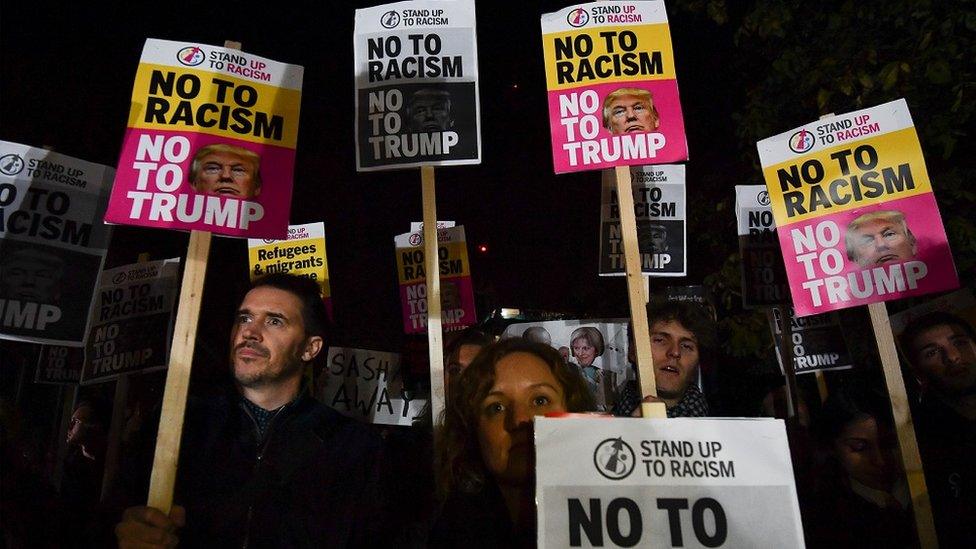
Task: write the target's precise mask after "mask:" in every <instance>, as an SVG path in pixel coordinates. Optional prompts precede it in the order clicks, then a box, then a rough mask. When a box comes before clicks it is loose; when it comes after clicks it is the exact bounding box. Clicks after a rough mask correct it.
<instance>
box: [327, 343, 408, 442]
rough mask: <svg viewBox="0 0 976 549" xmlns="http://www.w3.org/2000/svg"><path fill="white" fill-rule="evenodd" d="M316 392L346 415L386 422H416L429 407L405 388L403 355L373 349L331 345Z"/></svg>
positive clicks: (402, 423)
mask: <svg viewBox="0 0 976 549" xmlns="http://www.w3.org/2000/svg"><path fill="white" fill-rule="evenodd" d="M315 395H316V397H317V398H318V399H319V401H321V402H324V403H325V404H327V405H328V406H331V407H332V408H334V409H335V410H337V411H339V412H340V413H342V414H344V415H347V416H349V417H353V418H356V419H358V420H361V421H365V422H367V423H376V424H382V425H408V426H409V425H412V424H413V420H414V419H416V417H417V416H419V415H420V413H421V412H422V411H423V410H424V408H425V407H426V406H427V400H426V399H414V398H410V396H411V395H410V393H409V392H407V391H404V390H403V375H402V371H401V368H400V355H398V354H396V353H386V352H382V351H371V350H369V349H352V348H348V347H330V348H329V356H328V360H327V361H326V364H325V368H324V369H323V370H322V373H320V374H319V377H318V379H317V380H316V387H315Z"/></svg>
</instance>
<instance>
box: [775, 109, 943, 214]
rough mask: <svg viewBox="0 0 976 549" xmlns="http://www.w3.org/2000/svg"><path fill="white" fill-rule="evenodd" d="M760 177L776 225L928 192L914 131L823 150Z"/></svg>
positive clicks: (906, 130)
mask: <svg viewBox="0 0 976 549" xmlns="http://www.w3.org/2000/svg"><path fill="white" fill-rule="evenodd" d="M763 175H764V176H765V178H766V186H767V188H768V189H769V199H770V202H771V205H772V209H773V217H774V218H775V219H776V224H777V225H778V226H785V225H788V224H790V223H795V222H797V221H803V220H806V219H811V218H815V217H820V216H823V215H828V214H834V213H838V212H843V211H847V210H852V209H854V208H863V207H865V206H870V205H873V204H879V203H882V202H888V201H890V200H896V199H900V198H907V197H910V196H915V195H919V194H923V193H928V192H932V185H931V183H930V182H929V175H928V172H927V171H926V169H925V160H924V159H923V157H922V148H921V146H920V145H919V143H918V135H916V133H915V128H906V129H903V130H899V131H896V132H891V133H887V134H884V135H880V136H878V137H875V138H872V139H867V140H861V141H857V142H852V143H848V144H844V145H838V146H836V147H832V148H830V149H824V150H822V151H818V152H817V153H815V154H811V155H808V156H805V157H802V158H799V159H796V160H791V161H789V162H783V163H782V164H776V165H774V166H770V167H768V168H766V169H765V170H763Z"/></svg>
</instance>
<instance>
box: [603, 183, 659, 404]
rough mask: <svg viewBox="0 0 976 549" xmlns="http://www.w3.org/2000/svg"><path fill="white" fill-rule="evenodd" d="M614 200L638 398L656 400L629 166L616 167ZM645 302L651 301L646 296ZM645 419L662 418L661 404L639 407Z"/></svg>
mask: <svg viewBox="0 0 976 549" xmlns="http://www.w3.org/2000/svg"><path fill="white" fill-rule="evenodd" d="M615 179H616V180H617V200H618V204H619V205H620V234H621V235H622V236H623V244H624V272H625V274H626V277H627V297H628V299H629V301H630V320H631V325H632V326H633V329H634V344H635V346H636V348H637V379H638V382H639V383H640V392H641V396H646V395H655V396H657V383H656V381H655V379H654V359H653V357H652V356H651V334H650V329H649V327H648V325H647V299H645V297H644V296H645V290H644V280H643V278H644V277H643V275H641V269H640V249H639V247H638V245H637V216H636V215H634V191H633V187H632V184H631V179H630V167H629V166H617V168H616V178H615ZM646 295H648V298H649V297H650V294H649V292H647V294H646ZM641 414H642V415H643V416H644V417H655V418H665V417H667V409H666V407H665V406H664V403H661V402H653V403H647V402H645V403H642V404H641Z"/></svg>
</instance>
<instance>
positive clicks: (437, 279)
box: [420, 166, 445, 423]
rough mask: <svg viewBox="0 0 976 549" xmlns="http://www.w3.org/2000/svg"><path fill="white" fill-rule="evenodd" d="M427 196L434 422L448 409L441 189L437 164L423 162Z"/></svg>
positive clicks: (426, 260)
mask: <svg viewBox="0 0 976 549" xmlns="http://www.w3.org/2000/svg"><path fill="white" fill-rule="evenodd" d="M420 179H421V185H422V193H423V200H424V270H425V271H426V274H427V276H426V277H425V278H426V285H427V345H428V351H429V354H430V411H431V417H432V418H433V421H434V423H436V422H437V419H438V418H439V417H441V413H442V412H443V411H444V400H445V394H444V347H443V334H442V333H441V275H440V261H439V258H438V255H437V248H438V242H437V193H436V189H435V185H434V167H433V166H421V168H420Z"/></svg>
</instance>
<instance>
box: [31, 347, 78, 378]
mask: <svg viewBox="0 0 976 549" xmlns="http://www.w3.org/2000/svg"><path fill="white" fill-rule="evenodd" d="M84 363H85V350H84V349H83V348H82V347H65V346H64V345H44V346H42V347H41V352H40V353H39V355H38V357H37V373H36V374H35V375H34V383H41V384H49V385H78V382H79V381H81V368H82V366H83V365H84Z"/></svg>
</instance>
